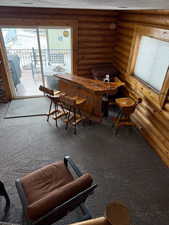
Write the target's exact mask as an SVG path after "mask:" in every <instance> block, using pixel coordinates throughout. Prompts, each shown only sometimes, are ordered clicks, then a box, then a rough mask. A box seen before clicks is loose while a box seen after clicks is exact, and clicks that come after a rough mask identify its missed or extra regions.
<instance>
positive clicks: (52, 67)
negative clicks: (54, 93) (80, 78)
mask: <svg viewBox="0 0 169 225" xmlns="http://www.w3.org/2000/svg"><path fill="white" fill-rule="evenodd" d="M39 39H40V46H41V55H42V57H41V58H42V64H43V74H44V80H45V84H46V86H47V87H48V88H50V89H58V80H57V79H56V78H54V77H53V75H54V74H66V73H72V41H71V40H72V38H71V28H59V27H56V28H40V29H39Z"/></svg>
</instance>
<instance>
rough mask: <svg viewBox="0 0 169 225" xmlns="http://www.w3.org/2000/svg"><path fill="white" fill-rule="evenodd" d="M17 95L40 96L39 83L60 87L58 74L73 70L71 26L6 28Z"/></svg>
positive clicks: (5, 35) (4, 32)
mask: <svg viewBox="0 0 169 225" xmlns="http://www.w3.org/2000/svg"><path fill="white" fill-rule="evenodd" d="M1 31H2V35H3V39H4V44H5V49H6V53H7V58H8V64H9V69H10V75H11V78H12V81H13V86H14V90H15V96H17V97H23V96H37V95H41V94H42V93H41V92H40V91H39V85H45V86H46V87H49V88H51V89H57V84H58V81H57V79H55V78H54V77H53V75H54V74H56V73H57V74H58V73H59V74H65V73H71V72H72V43H71V28H68V27H65V28H63V27H60V28H59V27H56V28H46V27H45V28H2V29H1Z"/></svg>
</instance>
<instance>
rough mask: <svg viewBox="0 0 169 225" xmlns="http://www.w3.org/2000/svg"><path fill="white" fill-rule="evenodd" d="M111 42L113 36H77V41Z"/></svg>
mask: <svg viewBox="0 0 169 225" xmlns="http://www.w3.org/2000/svg"><path fill="white" fill-rule="evenodd" d="M92 41H93V42H102V41H106V42H110V43H111V42H113V41H114V36H111V35H110V36H89V35H88V36H83V37H82V36H80V37H79V42H92Z"/></svg>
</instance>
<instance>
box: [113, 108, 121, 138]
mask: <svg viewBox="0 0 169 225" xmlns="http://www.w3.org/2000/svg"><path fill="white" fill-rule="evenodd" d="M122 116H123V113H122V112H120V113H119V115H118V117H117V120H116V122H115V125H114V128H115V129H114V135H117V133H118V130H119V123H120V119H121V117H122Z"/></svg>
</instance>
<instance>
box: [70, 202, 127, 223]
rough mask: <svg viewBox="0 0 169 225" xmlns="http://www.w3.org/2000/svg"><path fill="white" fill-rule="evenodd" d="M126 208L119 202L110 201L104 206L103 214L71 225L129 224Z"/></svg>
mask: <svg viewBox="0 0 169 225" xmlns="http://www.w3.org/2000/svg"><path fill="white" fill-rule="evenodd" d="M130 224H131V220H130V217H129V212H128V209H127V208H126V207H125V206H124V205H122V204H121V203H119V202H112V203H109V204H108V205H107V206H106V210H105V216H104V217H99V218H96V219H90V220H86V221H84V222H79V223H73V224H71V225H130Z"/></svg>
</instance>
